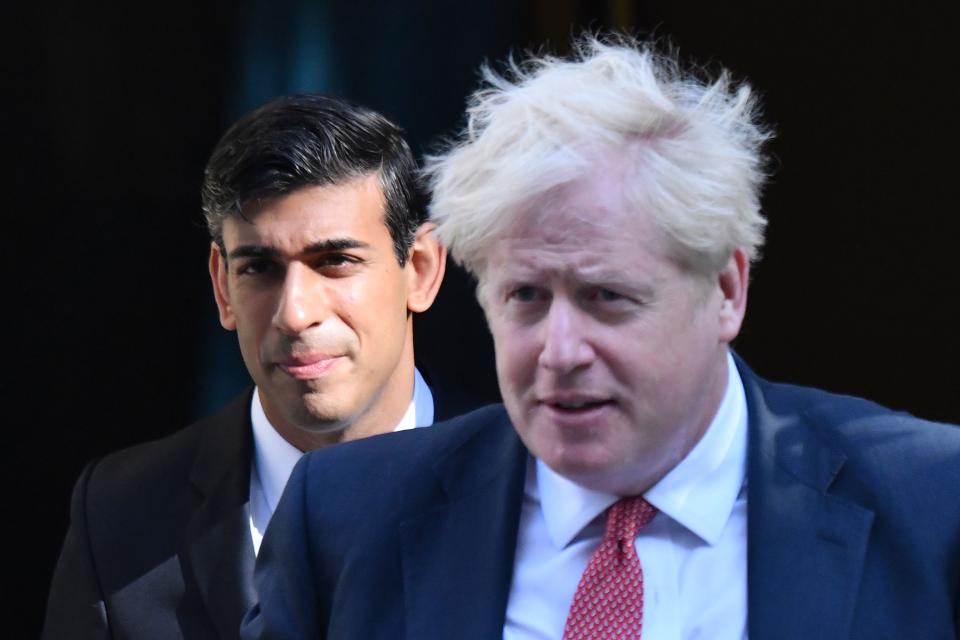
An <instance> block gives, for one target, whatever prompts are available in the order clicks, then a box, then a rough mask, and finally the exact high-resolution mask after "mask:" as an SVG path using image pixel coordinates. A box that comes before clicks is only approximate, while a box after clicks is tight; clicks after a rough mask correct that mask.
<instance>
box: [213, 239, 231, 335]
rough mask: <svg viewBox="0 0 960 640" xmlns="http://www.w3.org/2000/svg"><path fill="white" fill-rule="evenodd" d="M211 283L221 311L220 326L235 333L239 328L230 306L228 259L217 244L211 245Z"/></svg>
mask: <svg viewBox="0 0 960 640" xmlns="http://www.w3.org/2000/svg"><path fill="white" fill-rule="evenodd" d="M209 267H210V281H211V282H212V283H213V297H214V299H215V300H216V301H217V309H218V310H219V311H220V324H221V325H223V328H224V329H227V330H228V331H233V330H235V329H236V328H237V320H236V318H235V317H234V315H233V307H231V306H230V288H229V287H228V286H227V259H226V257H225V256H224V255H223V254H222V253H221V252H220V247H219V245H217V243H216V242H211V243H210V264H209Z"/></svg>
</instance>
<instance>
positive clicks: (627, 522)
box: [603, 496, 657, 543]
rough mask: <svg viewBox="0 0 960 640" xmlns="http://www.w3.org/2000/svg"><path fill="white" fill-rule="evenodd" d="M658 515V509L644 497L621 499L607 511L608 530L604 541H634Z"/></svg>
mask: <svg viewBox="0 0 960 640" xmlns="http://www.w3.org/2000/svg"><path fill="white" fill-rule="evenodd" d="M656 514H657V508H656V507H654V506H653V505H652V504H650V503H649V502H647V500H646V499H645V498H644V497H643V496H630V497H628V498H620V499H619V500H617V501H616V502H615V503H613V504H612V505H611V506H610V508H609V509H608V510H607V528H606V531H605V532H604V536H603V537H604V539H607V540H609V539H613V540H617V541H618V542H621V543H622V542H623V541H626V540H633V539H634V538H636V537H637V533H639V532H640V530H641V529H642V528H643V527H645V526H647V524H648V523H649V522H650V521H651V520H653V516H655V515H656Z"/></svg>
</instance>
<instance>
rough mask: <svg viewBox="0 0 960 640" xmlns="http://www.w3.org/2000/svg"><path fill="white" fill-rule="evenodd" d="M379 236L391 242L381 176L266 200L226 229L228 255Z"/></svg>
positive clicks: (229, 221) (227, 221)
mask: <svg viewBox="0 0 960 640" xmlns="http://www.w3.org/2000/svg"><path fill="white" fill-rule="evenodd" d="M378 236H384V237H389V229H388V228H387V226H386V219H385V215H384V200H383V193H382V190H381V188H380V184H379V179H378V178H377V176H376V175H371V176H364V177H362V178H358V179H354V180H350V181H348V182H346V183H343V184H337V185H324V186H308V187H302V188H300V189H297V190H295V191H293V192H290V193H288V194H282V195H277V196H273V197H270V198H265V199H263V200H260V201H258V202H256V203H253V204H252V205H248V206H247V207H245V208H244V211H243V214H242V215H241V214H239V213H235V214H233V215H231V216H228V217H227V218H226V219H225V220H224V225H223V237H224V243H225V245H226V246H227V249H228V250H229V249H230V248H231V247H233V246H236V245H241V244H256V245H263V246H268V247H275V248H277V249H284V250H302V249H304V248H306V247H308V246H311V245H318V244H321V243H325V242H328V241H331V240H336V239H351V238H353V239H357V240H359V241H363V242H368V243H369V242H370V241H372V240H375V239H377V237H378Z"/></svg>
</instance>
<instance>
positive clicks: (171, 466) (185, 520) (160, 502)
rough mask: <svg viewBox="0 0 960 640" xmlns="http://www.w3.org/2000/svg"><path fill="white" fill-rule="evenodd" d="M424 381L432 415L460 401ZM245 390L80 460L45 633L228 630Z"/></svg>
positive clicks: (444, 414)
mask: <svg viewBox="0 0 960 640" xmlns="http://www.w3.org/2000/svg"><path fill="white" fill-rule="evenodd" d="M433 391H434V392H433V399H434V414H435V415H436V417H437V419H438V420H442V419H445V418H448V417H450V416H453V415H456V414H457V413H459V412H462V411H465V410H467V409H468V408H470V405H469V399H468V398H466V397H464V396H457V395H454V394H453V393H450V392H439V393H438V392H437V390H436V389H434V390H433ZM251 394H252V387H251V388H250V389H248V390H247V391H246V392H245V393H243V394H242V395H241V396H239V397H237V398H236V399H235V400H233V401H232V402H231V403H230V404H229V405H227V406H226V407H225V408H224V409H223V410H221V411H220V412H219V413H217V414H215V415H213V416H211V417H209V418H206V419H204V420H201V421H200V422H198V423H196V424H193V425H191V426H189V427H187V428H186V429H183V430H181V431H178V432H177V433H175V434H173V435H171V436H169V437H167V438H163V439H161V440H157V441H155V442H150V443H146V444H143V445H139V446H136V447H133V448H130V449H126V450H124V451H120V452H117V453H113V454H111V455H109V456H106V457H104V458H102V459H100V460H96V461H94V462H92V463H90V464H89V465H88V466H87V468H86V469H85V470H84V471H83V473H82V474H81V476H80V479H79V480H78V481H77V484H76V486H75V488H74V491H73V499H72V501H71V508H70V514H71V515H70V528H69V530H68V531H67V535H66V539H65V540H64V543H63V548H62V550H61V553H60V559H59V561H58V563H57V567H56V570H55V573H54V576H53V582H52V584H51V587H50V596H49V599H48V602H47V613H46V620H45V622H44V631H43V637H44V639H46V640H64V639H71V638H113V639H116V640H120V639H127V638H129V639H136V640H147V639H151V638H156V639H157V640H160V639H163V640H176V639H178V638H196V639H202V640H214V639H217V638H220V639H229V638H237V637H238V636H239V630H240V621H241V619H242V618H243V614H244V612H245V611H247V609H249V608H250V607H251V605H252V604H253V602H254V591H253V563H254V552H253V542H252V540H251V538H250V523H249V514H250V511H249V505H248V502H249V491H250V464H251V456H252V452H253V434H252V427H251V425H250V398H251Z"/></svg>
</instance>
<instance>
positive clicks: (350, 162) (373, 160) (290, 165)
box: [202, 94, 427, 266]
mask: <svg viewBox="0 0 960 640" xmlns="http://www.w3.org/2000/svg"><path fill="white" fill-rule="evenodd" d="M373 172H377V173H378V174H379V176H380V185H381V188H382V189H383V195H384V200H385V201H386V207H385V209H386V210H385V215H384V223H385V224H386V225H387V228H388V229H389V231H390V236H391V238H392V239H393V246H394V252H395V253H396V255H397V260H398V261H399V262H400V264H401V266H402V265H403V264H405V263H406V260H407V254H408V253H409V251H410V247H411V246H412V245H413V240H414V237H415V236H416V232H417V228H418V227H419V226H420V225H421V224H422V223H423V222H425V221H426V219H427V213H426V207H425V206H424V204H425V203H424V197H423V191H422V188H421V186H420V178H419V175H418V173H417V165H416V163H415V162H414V160H413V155H412V154H411V153H410V147H409V146H408V145H407V143H406V141H405V140H404V139H403V130H402V129H400V127H398V126H397V125H395V124H393V123H392V122H391V121H390V120H388V119H387V118H385V117H384V116H382V115H380V114H379V113H377V112H376V111H373V110H372V109H367V108H365V107H362V106H360V105H357V104H353V103H351V102H348V101H346V100H343V99H340V98H335V97H331V96H325V95H320V94H301V95H292V96H283V97H280V98H275V99H274V100H272V101H270V102H268V103H267V104H265V105H263V106H262V107H260V108H258V109H256V110H254V111H251V112H250V113H248V114H247V115H245V116H243V117H242V118H240V120H238V121H237V122H236V123H235V124H234V125H233V126H232V127H230V129H228V130H227V132H226V133H225V134H224V135H223V138H221V139H220V142H218V143H217V146H216V147H215V148H214V150H213V153H212V154H211V155H210V160H209V161H208V162H207V167H206V169H205V170H204V179H203V189H202V199H203V213H204V217H205V218H206V222H207V228H208V229H209V230H210V236H211V237H212V238H213V240H214V242H216V243H217V244H218V245H220V247H221V249H223V221H224V220H225V219H226V217H227V216H231V215H238V216H240V217H241V218H243V217H244V211H243V209H244V207H245V206H247V205H248V204H249V203H256V202H259V201H262V200H264V199H267V198H271V197H275V196H281V195H284V194H288V193H292V192H294V191H296V190H298V189H300V188H303V187H309V186H329V185H337V184H342V183H344V182H346V181H349V180H351V179H354V178H359V177H361V176H365V175H369V174H371V173H373Z"/></svg>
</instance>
